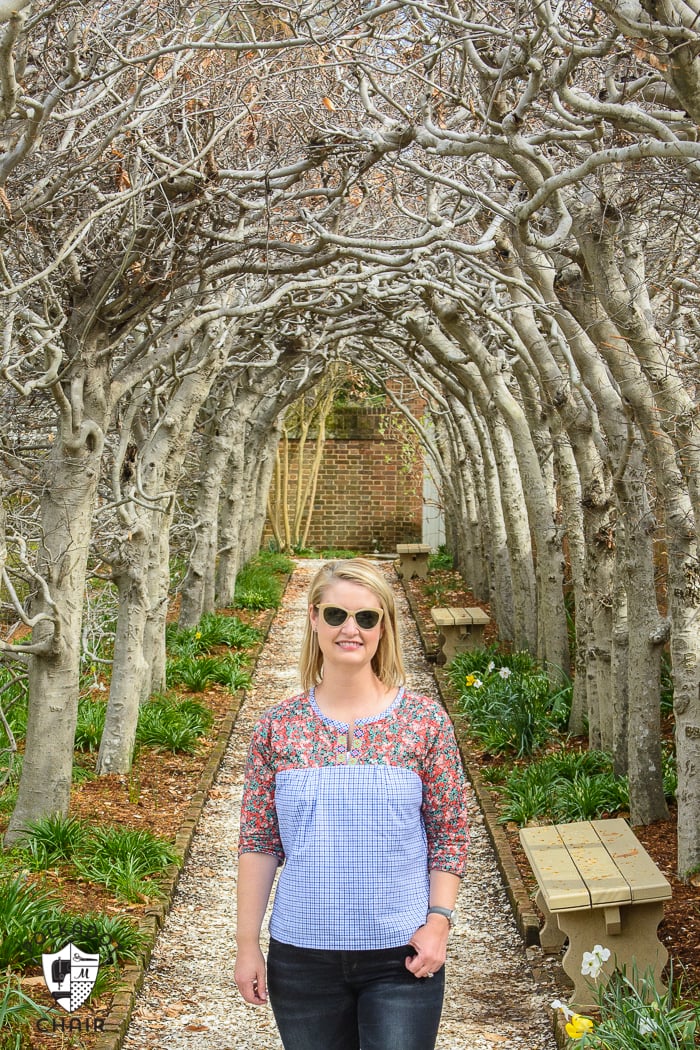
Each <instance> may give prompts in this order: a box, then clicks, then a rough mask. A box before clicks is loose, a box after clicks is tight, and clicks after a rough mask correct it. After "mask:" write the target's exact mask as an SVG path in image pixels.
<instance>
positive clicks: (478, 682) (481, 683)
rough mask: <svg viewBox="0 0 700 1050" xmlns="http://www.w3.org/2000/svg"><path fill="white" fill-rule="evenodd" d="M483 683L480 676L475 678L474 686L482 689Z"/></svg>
mask: <svg viewBox="0 0 700 1050" xmlns="http://www.w3.org/2000/svg"><path fill="white" fill-rule="evenodd" d="M483 684H484V683H483V682H482V681H481V679H480V678H475V679H474V682H473V686H474V688H475V689H481V687H482V685H483Z"/></svg>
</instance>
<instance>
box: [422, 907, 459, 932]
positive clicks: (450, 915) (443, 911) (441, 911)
mask: <svg viewBox="0 0 700 1050" xmlns="http://www.w3.org/2000/svg"><path fill="white" fill-rule="evenodd" d="M428 915H444V916H445V918H446V919H447V921H448V922H449V924H450V929H452V927H453V926H454V924H455V919H456V917H457V911H456V909H455V908H441V907H440V906H439V905H438V904H432V905H431V906H430V907H429V908H428Z"/></svg>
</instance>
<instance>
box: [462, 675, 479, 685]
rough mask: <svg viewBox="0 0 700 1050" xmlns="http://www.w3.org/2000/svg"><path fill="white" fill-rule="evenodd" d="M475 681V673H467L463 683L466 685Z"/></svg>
mask: <svg viewBox="0 0 700 1050" xmlns="http://www.w3.org/2000/svg"><path fill="white" fill-rule="evenodd" d="M475 681H476V675H475V674H468V675H467V677H466V678H465V679H464V684H465V685H467V686H469V685H474V682H475Z"/></svg>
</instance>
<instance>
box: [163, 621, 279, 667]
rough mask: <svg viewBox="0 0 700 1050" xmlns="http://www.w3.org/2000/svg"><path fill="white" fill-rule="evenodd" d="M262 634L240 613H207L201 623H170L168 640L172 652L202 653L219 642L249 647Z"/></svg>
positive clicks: (199, 654)
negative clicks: (194, 625) (181, 625)
mask: <svg viewBox="0 0 700 1050" xmlns="http://www.w3.org/2000/svg"><path fill="white" fill-rule="evenodd" d="M260 638H261V632H260V631H258V630H257V628H255V627H251V626H249V625H248V624H246V623H243V621H242V620H239V619H238V617H237V616H219V615H217V614H215V613H207V614H205V615H204V616H203V617H202V619H201V620H200V622H199V624H198V625H197V627H183V628H179V627H177V625H176V624H168V626H167V628H166V632H165V642H166V647H167V649H168V652H169V653H170V654H171V656H174V657H179V656H202V655H204V654H205V653H209V652H211V650H212V649H214V648H215V646H217V645H226V646H228V648H229V649H247V648H249V647H250V646H252V645H255V644H256V643H257V642H258V641H259V640H260Z"/></svg>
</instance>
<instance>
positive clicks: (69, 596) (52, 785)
mask: <svg viewBox="0 0 700 1050" xmlns="http://www.w3.org/2000/svg"><path fill="white" fill-rule="evenodd" d="M63 407H64V422H65V417H66V416H69V415H71V414H72V413H71V409H70V408H69V407H68V406H67V405H64V406H63ZM76 407H77V406H75V405H73V406H72V408H73V409H75V408H76ZM80 407H81V408H82V407H83V406H82V405H81V406H80ZM77 414H78V413H77V412H76V415H77ZM85 414H86V415H87V413H85ZM66 430H68V433H66ZM102 440H103V439H102V428H101V426H100V425H99V424H98V423H97V422H95V421H87V420H85V421H84V422H83V423H82V425H81V426H80V427H79V428H78V433H74V431H73V428H72V426H70V422H68V423H67V424H66V426H64V428H63V429H62V433H61V435H60V436H59V438H58V443H57V445H56V447H55V448H54V450H53V451H52V453H51V454H50V456H49V457H48V459H47V461H46V472H45V475H44V489H43V495H42V499H41V534H42V537H43V541H42V544H41V547H40V549H39V552H38V556H37V568H38V571H39V573H40V575H41V576H43V577H44V579H45V580H46V581H47V583H48V586H49V591H50V596H51V597H50V602H51V604H49V603H48V602H47V600H46V598H45V596H44V595H43V594H42V593H41V592H40V591H39V592H37V594H36V596H35V598H34V600H33V603H32V613H33V615H38V614H39V613H46V614H47V616H48V617H49V619H47V620H43V621H41V622H40V623H38V624H37V625H36V626H35V628H34V631H33V639H32V640H33V641H34V642H35V643H36V644H37V645H42V644H43V645H45V647H46V650H45V652H42V653H40V654H34V655H32V656H31V657H30V660H29V714H28V720H27V733H26V738H25V749H24V763H23V766H22V775H21V778H20V783H19V792H18V795H17V803H16V805H15V808H14V811H13V813H12V816H11V818H10V823H9V827H8V831H7V834H6V836H5V842H6V843H7V844H8V845H9V844H11V843H12V842H15V841H16V840H17V839H18V838H21V836H22V833H23V829H24V828H25V826H26V824H27V823H28V822H29V821H33V820H38V819H39V818H40V817H45V816H48V815H49V814H52V813H58V814H62V815H64V816H65V815H66V814H67V813H68V806H69V800H70V789H71V779H72V771H73V744H74V739H75V726H76V721H77V717H78V688H79V666H80V637H81V622H82V613H83V594H84V591H85V576H86V570H87V559H88V550H89V544H90V529H91V519H92V513H93V510H94V505H95V496H96V491H97V482H98V478H99V466H100V456H101V452H102ZM52 620H53V624H52V622H51V621H52Z"/></svg>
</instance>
